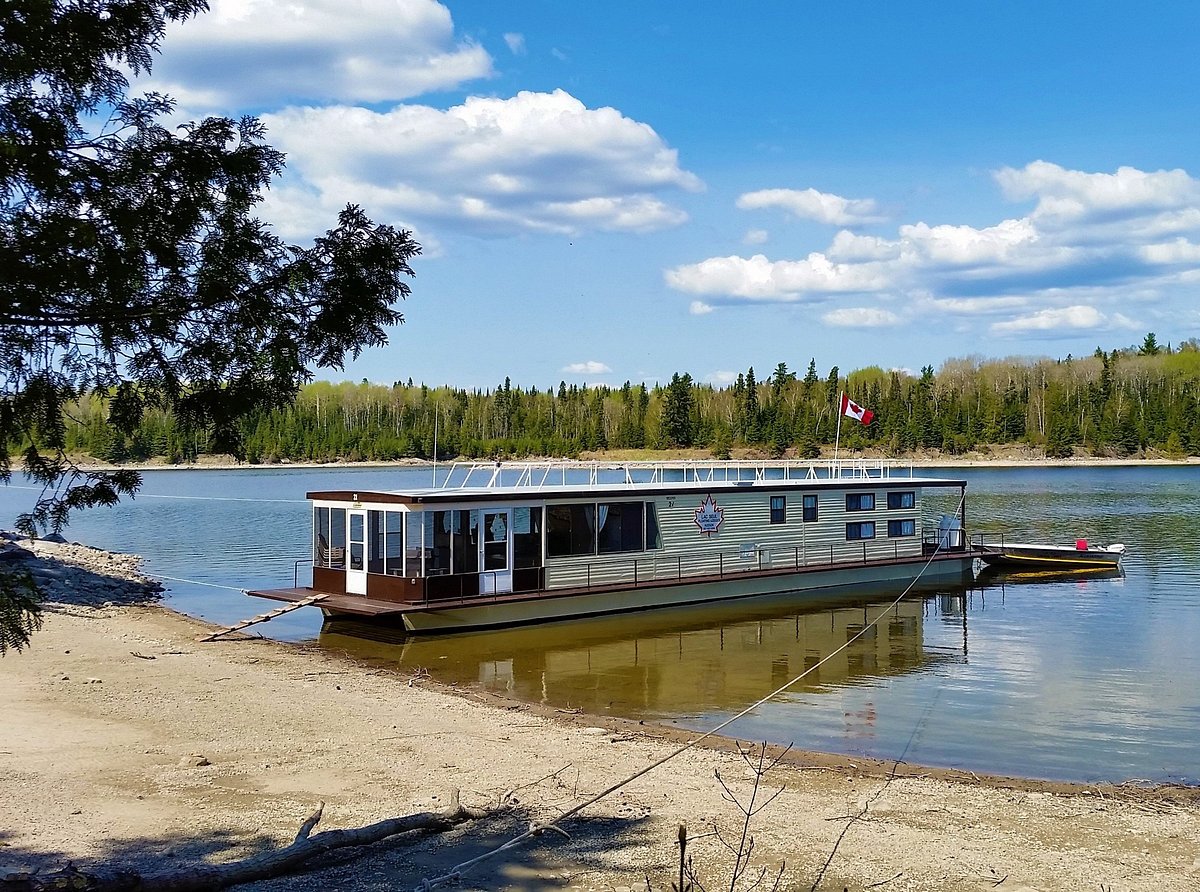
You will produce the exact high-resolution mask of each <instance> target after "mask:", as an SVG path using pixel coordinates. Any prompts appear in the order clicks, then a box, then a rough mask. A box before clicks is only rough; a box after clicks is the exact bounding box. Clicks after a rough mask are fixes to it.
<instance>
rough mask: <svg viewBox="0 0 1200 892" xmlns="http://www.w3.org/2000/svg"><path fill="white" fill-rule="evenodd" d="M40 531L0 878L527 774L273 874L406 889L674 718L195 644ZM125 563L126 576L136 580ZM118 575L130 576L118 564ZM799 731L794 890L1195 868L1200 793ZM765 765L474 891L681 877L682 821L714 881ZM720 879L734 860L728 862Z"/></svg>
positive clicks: (695, 768) (572, 788)
mask: <svg viewBox="0 0 1200 892" xmlns="http://www.w3.org/2000/svg"><path fill="white" fill-rule="evenodd" d="M24 544H26V545H31V547H32V550H33V551H34V553H35V555H34V557H33V558H25V559H24V560H26V561H30V562H33V561H36V562H38V563H37V564H36V567H37V572H39V573H40V574H41V575H39V579H42V580H44V581H45V582H46V584H47V587H48V590H49V591H48V593H49V595H50V598H49V603H48V605H47V610H46V615H45V625H44V628H43V630H42V631H39V632H37V633H35V635H34V638H33V641H32V643H31V646H30V647H29V648H28V649H27V650H25V651H24V652H22V653H10V654H8V655H7V656H6V657H4V658H3V659H2V660H0V669H2V670H3V672H4V679H5V681H4V685H3V686H0V690H3V691H4V694H3V700H2V701H0V703H2V705H3V709H4V712H5V716H6V721H5V722H4V723H3V724H2V725H0V770H3V771H4V776H5V778H6V782H5V783H4V784H3V785H0V814H4V815H5V816H6V817H7V818H8V820H7V821H5V822H4V823H5V824H6V825H7V828H8V829H7V833H4V834H0V876H3V875H4V874H6V873H10V872H13V871H19V870H30V869H34V868H41V869H43V870H53V869H55V868H59V867H62V866H64V865H65V864H66V863H67V862H68V861H70V862H72V863H74V864H75V865H76V866H77V867H79V868H80V869H86V868H87V867H88V866H89V865H93V866H94V865H96V864H106V865H113V864H114V863H115V862H119V863H120V864H122V865H125V866H133V867H135V868H139V869H143V870H147V869H155V870H158V869H162V868H164V867H170V866H178V867H181V868H182V867H186V866H189V865H194V864H197V863H204V862H222V861H227V860H230V859H233V858H237V857H244V856H246V855H248V854H252V853H254V852H257V851H260V850H261V849H262V848H263V847H264V846H273V845H285V844H287V843H288V842H290V841H291V839H292V837H293V836H294V835H295V832H296V829H297V828H298V826H299V824H300V822H301V821H303V820H304V818H306V817H307V816H308V815H309V814H310V813H311V811H312V809H313V808H314V807H315V805H316V803H317V802H319V801H324V802H325V803H326V810H325V817H324V819H323V821H322V824H321V828H320V829H330V828H336V827H355V826H362V825H365V824H367V823H370V822H373V821H376V820H380V819H382V818H386V817H390V816H395V815H400V814H406V813H409V812H413V811H419V810H424V809H429V808H437V807H439V806H440V805H441V804H443V803H445V802H446V801H447V799H448V797H449V796H450V793H451V790H453V789H459V790H461V791H462V798H463V801H464V802H466V803H467V804H471V805H483V804H488V803H495V802H497V801H499V800H500V799H501V798H502V797H503V796H504V795H505V793H506V792H507V791H512V790H516V791H517V793H516V799H517V800H518V804H517V806H516V808H515V809H514V810H513V811H512V812H511V813H509V814H508V815H506V816H505V817H504V818H502V819H500V820H497V821H487V822H480V823H478V824H475V825H468V826H466V827H463V828H461V829H458V830H455V831H452V832H450V833H447V834H441V835H434V836H423V837H419V838H417V839H414V840H400V841H396V842H390V843H385V844H379V845H376V846H372V847H371V848H370V850H369V851H367V852H360V853H359V854H360V855H362V856H363V857H358V858H349V857H338V858H334V859H332V863H329V864H326V865H325V866H324V867H323V868H322V869H320V870H319V871H317V872H316V873H311V874H308V875H301V876H293V877H285V878H280V879H278V880H272V881H264V882H261V883H255V884H251V885H252V886H253V887H255V888H256V889H258V888H261V889H263V890H267V889H270V890H284V892H291V890H316V889H326V888H342V889H364V890H366V889H384V888H387V889H394V888H397V887H401V888H412V887H415V886H417V885H418V884H419V883H420V882H421V880H422V879H424V878H428V877H431V876H435V875H437V874H439V873H441V872H443V871H444V870H446V869H448V867H450V866H452V865H453V864H455V863H457V862H459V861H461V860H464V859H465V858H467V857H470V856H473V855H476V854H479V853H480V852H481V851H483V850H484V849H486V848H490V847H492V846H494V845H497V844H499V843H501V842H503V841H504V840H505V839H507V838H508V837H509V836H510V835H515V834H516V833H519V832H520V831H521V830H523V829H525V827H527V826H528V821H530V820H546V819H549V818H552V817H553V816H555V815H557V814H559V813H561V811H562V810H564V809H566V808H569V807H570V806H572V805H574V804H576V803H577V802H579V801H581V800H582V799H584V798H586V797H587V796H588V795H590V794H592V793H595V792H597V791H599V790H602V789H604V788H606V787H607V786H609V785H610V784H611V783H613V782H615V781H616V780H618V779H620V778H622V777H626V776H628V775H630V774H632V773H633V772H635V771H636V770H638V769H640V768H643V767H645V766H647V765H648V764H650V763H651V762H652V761H654V760H656V759H658V758H661V757H662V756H663V755H665V754H667V753H669V752H670V751H671V750H672V749H674V748H675V747H676V746H677V743H676V742H675V741H676V738H678V737H680V736H681V735H679V732H674V736H673V734H672V732H669V731H666V730H663V729H658V728H650V727H648V726H639V725H638V723H632V722H629V723H620V722H611V721H608V720H604V719H599V718H596V717H592V716H586V715H576V714H570V713H564V712H560V711H557V710H552V709H538V708H536V707H532V706H529V705H527V704H519V703H514V702H511V701H506V700H502V699H500V698H494V697H490V696H487V695H482V694H474V693H470V692H468V693H467V695H466V696H463V694H462V692H457V691H452V690H448V689H445V688H442V687H440V686H437V685H434V684H432V683H431V682H429V681H428V680H427V679H423V678H419V677H406V676H403V675H401V674H399V673H397V672H393V671H388V670H383V669H376V668H366V667H363V666H362V665H360V664H357V663H354V662H352V661H349V660H346V659H343V658H341V657H338V656H336V655H334V654H330V653H328V652H325V651H322V650H321V649H319V648H317V647H315V646H296V645H284V644H279V643H277V642H273V641H269V640H264V639H237V638H235V639H234V640H228V641H217V642H212V643H207V644H203V643H200V642H199V638H200V637H202V636H203V635H204V634H205V633H207V632H208V631H209V630H210V627H209V626H207V625H206V624H204V623H201V622H198V621H196V620H193V619H190V618H188V617H185V616H181V615H179V614H176V613H174V612H173V611H170V610H167V609H165V608H163V607H161V606H157V605H156V603H155V602H156V600H157V592H156V591H155V585H154V583H153V581H152V580H149V579H148V578H147V577H145V576H143V575H142V574H141V573H140V571H139V569H138V567H139V561H138V560H137V559H136V558H133V557H131V556H122V555H107V554H106V553H105V552H100V551H98V550H96V549H90V548H87V547H85V546H76V545H69V544H67V545H64V544H58V545H55V544H53V543H45V542H40V541H39V542H35V543H24ZM123 581H124V582H123ZM126 583H127V584H126ZM891 769H892V766H890V765H885V764H875V765H870V764H866V763H863V762H862V761H861V760H855V761H851V760H847V759H839V758H837V757H826V758H821V757H818V756H815V755H814V754H806V753H799V754H792V755H791V756H790V757H789V759H788V761H787V762H785V763H784V764H782V765H780V766H779V767H778V768H776V769H775V770H774V771H772V772H771V773H770V775H769V776H768V778H767V780H766V782H765V785H764V789H765V788H769V789H770V790H772V791H773V790H775V789H781V790H782V792H781V793H780V795H779V797H778V798H777V799H776V800H774V801H773V802H772V803H771V804H770V805H769V806H768V807H767V809H766V810H765V811H763V812H762V813H761V814H760V815H759V816H758V817H757V818H756V819H755V821H754V823H753V832H754V836H755V857H754V859H753V860H754V862H755V864H756V865H761V866H764V867H768V868H771V869H774V865H778V864H779V863H780V862H785V863H786V867H785V872H784V884H783V886H782V888H802V889H809V888H812V887H813V885H814V882H815V881H817V880H818V878H819V880H820V881H819V882H818V883H817V885H816V888H820V889H842V888H843V887H846V888H850V889H865V888H868V887H870V888H875V889H884V890H926V889H928V890H934V889H937V890H983V889H989V888H996V887H998V888H1001V889H1082V888H1093V889H1094V888H1098V887H1099V885H1100V884H1103V885H1104V886H1106V887H1107V886H1111V887H1112V888H1114V889H1122V890H1125V889H1132V890H1142V889H1145V890H1151V889H1154V890H1160V889H1161V890H1176V889H1178V890H1184V889H1188V890H1192V889H1195V888H1196V886H1197V883H1200V791H1197V790H1195V789H1191V788H1185V789H1176V788H1152V789H1141V788H1135V787H1126V788H1116V789H1114V788H1107V787H1095V786H1092V787H1082V786H1078V785H1075V786H1072V785H1049V784H1039V783H1038V782H1033V781H1029V782H1020V781H1012V780H1006V779H997V778H990V779H975V778H969V777H966V776H964V775H959V776H957V777H956V776H955V775H954V774H953V773H948V772H930V771H927V770H922V769H919V768H915V767H912V766H902V769H903V770H901V771H895V772H893V771H892V770H891ZM718 772H719V773H720V775H721V777H722V778H723V779H724V780H725V782H726V783H727V784H729V786H730V788H731V789H732V790H733V791H734V792H735V793H736V794H738V795H739V796H745V795H748V794H749V792H750V791H751V789H752V787H753V785H752V773H751V772H749V770H748V768H747V765H746V763H745V762H744V760H743V759H742V757H741V755H740V754H739V752H737V747H736V746H735V745H734V744H733V743H732V742H729V741H726V742H723V743H720V744H718V745H716V746H714V747H713V748H704V749H693V750H690V751H688V752H687V753H685V754H684V755H682V756H680V757H678V758H676V759H674V760H672V761H670V762H668V763H667V764H665V765H663V766H662V767H660V768H658V769H656V770H655V771H653V772H651V773H650V774H648V775H646V776H644V777H642V778H640V779H638V780H636V781H634V782H633V783H631V784H629V785H628V786H626V787H623V788H622V789H621V790H619V791H617V792H616V793H614V794H613V795H611V796H610V797H608V798H606V799H604V800H602V801H601V802H600V803H598V804H597V805H596V806H594V807H593V808H592V809H590V810H589V811H587V812H585V813H584V816H583V817H582V818H581V819H578V820H575V821H572V822H570V823H569V824H566V825H565V826H564V827H563V829H564V831H566V832H567V833H568V834H570V839H564V838H562V837H559V836H558V835H557V834H547V835H546V836H544V837H541V838H539V839H538V840H535V841H534V842H533V843H532V844H530V845H529V846H527V847H523V848H521V849H519V850H517V851H516V852H515V853H513V854H512V856H511V857H506V858H505V859H502V860H497V861H496V862H495V863H492V864H489V865H487V866H485V867H483V868H481V869H480V870H479V871H478V872H477V873H473V874H471V875H470V876H469V877H468V879H467V881H466V882H465V884H464V885H465V886H466V887H467V888H488V889H496V888H508V889H536V890H541V889H545V890H549V889H622V890H624V889H629V890H633V889H645V888H646V881H647V877H649V880H650V883H651V885H652V887H653V889H655V890H660V889H666V888H669V882H670V878H671V876H672V875H673V870H674V868H673V864H674V861H675V858H676V857H677V851H678V849H677V843H676V841H675V840H676V836H677V828H678V825H679V823H686V824H687V825H688V828H689V833H690V834H691V835H693V836H697V837H699V838H698V839H696V840H695V841H694V842H693V843H692V845H691V846H690V847H689V852H690V853H691V854H693V856H694V858H695V863H696V864H697V865H698V867H699V869H700V871H701V873H702V876H703V877H704V879H705V885H706V886H708V887H709V888H714V887H715V886H718V885H721V882H720V877H721V874H722V872H723V871H724V870H725V869H727V865H728V863H729V862H730V860H731V859H730V857H729V856H728V854H727V853H725V852H724V851H723V850H722V848H721V845H720V843H719V842H718V841H717V838H716V837H715V836H713V835H712V825H713V824H714V823H715V824H717V825H719V826H721V827H722V828H724V829H725V830H726V831H727V832H733V831H734V830H735V828H736V825H737V818H738V817H739V814H738V812H737V811H736V809H735V808H734V807H733V806H732V805H731V804H730V803H729V802H727V801H725V800H724V798H723V796H722V788H721V786H720V785H719V784H718V783H717V781H716V779H715V774H716V773H718ZM725 885H726V886H727V881H726V883H725Z"/></svg>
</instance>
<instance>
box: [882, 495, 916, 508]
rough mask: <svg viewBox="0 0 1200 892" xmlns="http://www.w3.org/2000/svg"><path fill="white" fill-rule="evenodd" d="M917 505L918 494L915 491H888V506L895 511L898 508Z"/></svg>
mask: <svg viewBox="0 0 1200 892" xmlns="http://www.w3.org/2000/svg"><path fill="white" fill-rule="evenodd" d="M915 507H917V494H916V493H915V492H889V493H888V508H890V509H892V510H893V511H894V510H896V509H897V508H915Z"/></svg>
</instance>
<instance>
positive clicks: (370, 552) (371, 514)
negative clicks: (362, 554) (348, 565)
mask: <svg viewBox="0 0 1200 892" xmlns="http://www.w3.org/2000/svg"><path fill="white" fill-rule="evenodd" d="M383 548H384V542H383V512H382V511H368V512H367V572H368V573H382V572H383Z"/></svg>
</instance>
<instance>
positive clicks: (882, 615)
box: [321, 590, 954, 717]
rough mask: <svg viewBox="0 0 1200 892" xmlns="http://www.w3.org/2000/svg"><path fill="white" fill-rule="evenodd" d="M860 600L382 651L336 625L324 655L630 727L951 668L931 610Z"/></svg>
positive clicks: (635, 620)
mask: <svg viewBox="0 0 1200 892" xmlns="http://www.w3.org/2000/svg"><path fill="white" fill-rule="evenodd" d="M864 597H871V594H870V593H868V592H864V591H862V590H859V591H858V592H857V594H853V593H847V594H845V595H843V596H842V597H841V598H831V597H828V596H826V597H824V598H822V599H820V600H819V601H817V602H815V603H814V602H812V601H811V600H810V601H806V602H805V608H804V610H803V611H802V612H801V611H798V610H797V608H796V601H795V596H794V594H793V595H792V597H791V598H790V599H789V597H788V596H787V595H778V596H773V597H770V598H765V599H754V600H753V602H744V601H743V602H723V603H721V604H706V605H697V606H693V607H686V608H674V609H671V610H659V611H651V612H646V613H640V614H637V615H636V616H625V615H620V616H606V617H596V618H591V619H585V620H578V621H573V622H569V623H551V624H545V625H539V626H536V627H529V626H524V627H513V628H508V629H499V630H489V631H484V632H464V633H461V634H456V635H441V636H405V635H403V633H402V632H400V631H399V630H397V631H396V633H395V641H394V642H388V641H386V640H380V639H386V637H387V636H386V633H385V631H384V629H383V628H382V627H381V626H380V625H379V624H378V623H363V622H362V621H359V620H354V619H344V618H337V619H331V620H328V621H327V622H326V624H325V628H324V629H323V631H322V633H321V644H322V646H324V647H329V648H331V649H335V650H339V651H343V652H347V653H350V654H352V655H354V656H356V657H359V658H364V659H367V660H369V661H374V662H380V663H383V664H387V665H392V666H396V667H398V668H400V669H401V670H404V671H412V672H416V671H418V670H420V669H428V670H429V671H430V672H431V673H432V674H433V676H434V677H435V678H436V679H437V680H438V681H440V682H443V683H455V684H461V685H467V686H478V687H481V688H483V689H485V690H489V691H493V692H496V693H502V694H505V695H506V696H511V697H515V698H517V699H521V700H529V701H535V702H543V703H547V704H551V705H555V706H559V707H575V708H581V709H583V710H585V711H587V712H595V713H600V714H604V713H605V712H609V711H611V712H612V713H614V714H620V715H631V716H635V717H655V716H663V715H673V716H675V715H679V714H681V713H701V712H705V711H708V710H721V709H727V708H741V707H743V706H745V705H747V704H749V703H753V702H754V701H755V700H756V699H758V698H759V697H761V696H762V695H763V693H764V692H766V691H770V690H773V689H775V688H777V687H779V686H780V685H781V684H783V683H784V682H786V681H788V680H789V679H791V678H793V677H795V676H796V675H799V674H800V673H801V672H802V671H804V670H805V669H811V668H812V667H814V666H816V665H817V663H819V662H820V661H821V660H822V659H825V658H829V660H828V662H825V663H824V664H822V665H821V666H820V667H819V668H817V669H816V670H815V671H814V672H812V674H810V675H808V676H807V677H806V678H805V679H804V680H803V681H802V682H801V683H799V684H798V685H797V686H796V690H809V691H820V690H828V689H830V688H832V687H836V686H841V685H846V684H855V683H858V682H862V681H869V680H870V679H872V678H877V677H886V676H891V675H897V674H901V673H905V672H910V671H913V670H916V669H919V668H921V667H923V666H926V665H928V664H929V663H931V662H935V661H939V660H945V659H949V658H954V657H953V655H951V654H948V653H946V652H945V651H940V650H935V651H932V652H931V651H929V650H927V649H926V648H925V646H924V643H923V635H924V622H925V613H926V611H927V609H929V608H928V605H929V603H930V602H928V601H926V600H924V599H922V598H920V597H916V598H909V599H905V600H902V601H900V602H899V603H897V604H895V605H892V604H891V602H890V601H885V600H882V599H881V600H872V601H870V602H868V603H863V602H862V599H863V598H864ZM874 597H877V598H878V597H880V593H877V594H875V596H874ZM848 598H853V599H856V600H857V601H858V603H853V602H851V601H848ZM750 603H753V604H754V608H753V609H751V608H748V606H747V605H748V604H750ZM876 620H878V622H876V623H875V625H874V626H872V625H871V624H872V622H873V621H876ZM864 629H866V634H864V635H863V636H862V637H861V638H860V639H859V640H857V641H854V643H852V644H851V645H850V646H849V647H847V648H845V649H844V650H842V651H841V652H840V653H835V652H836V651H838V649H839V648H841V647H842V646H843V645H845V644H846V643H847V641H849V640H850V639H852V638H854V636H855V635H857V634H859V633H860V632H862V631H863V630H864ZM364 635H370V636H372V637H371V638H366V637H362V636H364ZM831 654H832V655H833V656H832V657H830V655H831Z"/></svg>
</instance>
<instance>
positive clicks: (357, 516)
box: [350, 511, 367, 570]
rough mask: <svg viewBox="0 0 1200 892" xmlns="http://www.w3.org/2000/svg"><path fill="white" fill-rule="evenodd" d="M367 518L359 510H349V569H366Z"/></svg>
mask: <svg viewBox="0 0 1200 892" xmlns="http://www.w3.org/2000/svg"><path fill="white" fill-rule="evenodd" d="M366 524H367V519H366V517H364V516H363V514H362V512H360V511H351V512H350V569H351V570H365V569H367V528H366Z"/></svg>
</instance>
